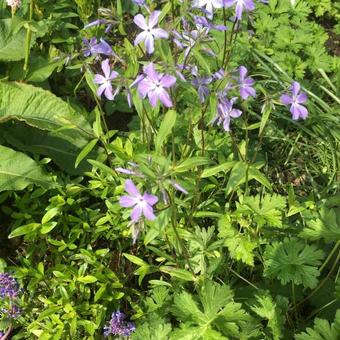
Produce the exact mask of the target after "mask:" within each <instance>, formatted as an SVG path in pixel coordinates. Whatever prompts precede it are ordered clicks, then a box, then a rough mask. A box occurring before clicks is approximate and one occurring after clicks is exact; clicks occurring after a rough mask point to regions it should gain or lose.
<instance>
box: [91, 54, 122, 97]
mask: <svg viewBox="0 0 340 340" xmlns="http://www.w3.org/2000/svg"><path fill="white" fill-rule="evenodd" d="M102 70H103V73H104V76H102V75H101V74H96V75H95V77H94V82H95V83H96V84H99V85H100V86H99V87H98V90H97V94H98V96H99V97H100V96H101V95H102V94H103V92H104V95H105V97H106V98H107V99H109V100H113V99H114V98H115V96H116V95H117V93H118V89H117V90H116V91H115V93H113V92H112V83H111V82H112V80H113V79H115V78H117V76H118V73H117V72H116V71H111V68H110V63H109V59H105V60H104V61H103V62H102Z"/></svg>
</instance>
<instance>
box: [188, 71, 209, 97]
mask: <svg viewBox="0 0 340 340" xmlns="http://www.w3.org/2000/svg"><path fill="white" fill-rule="evenodd" d="M191 73H192V75H193V76H194V79H193V80H192V82H191V83H192V85H193V86H194V87H196V88H197V91H198V96H199V98H200V101H201V103H204V102H205V100H206V98H207V97H208V96H209V94H210V90H209V87H208V86H207V85H209V84H210V83H211V82H212V80H213V78H212V77H209V76H208V77H200V76H199V75H198V69H197V66H194V67H193V68H192V71H191Z"/></svg>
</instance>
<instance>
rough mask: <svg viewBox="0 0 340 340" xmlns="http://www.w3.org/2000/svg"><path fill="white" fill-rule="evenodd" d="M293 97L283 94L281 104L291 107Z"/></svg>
mask: <svg viewBox="0 0 340 340" xmlns="http://www.w3.org/2000/svg"><path fill="white" fill-rule="evenodd" d="M292 101H293V100H292V97H291V96H289V95H288V94H283V95H282V96H281V97H280V102H281V103H282V104H284V105H289V104H291V103H292Z"/></svg>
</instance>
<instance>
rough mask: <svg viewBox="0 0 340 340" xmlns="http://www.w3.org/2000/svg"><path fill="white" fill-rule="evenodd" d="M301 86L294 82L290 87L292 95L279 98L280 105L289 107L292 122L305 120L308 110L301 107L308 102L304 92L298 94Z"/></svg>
mask: <svg viewBox="0 0 340 340" xmlns="http://www.w3.org/2000/svg"><path fill="white" fill-rule="evenodd" d="M300 89H301V86H300V84H299V83H298V82H297V81H294V82H293V83H292V85H291V87H290V90H291V91H292V94H291V95H289V94H287V93H285V94H283V95H282V96H281V98H280V100H281V103H282V104H284V105H290V112H291V114H292V119H293V120H298V119H306V118H307V116H308V110H307V109H306V108H305V107H304V106H302V105H301V104H304V103H305V102H306V101H307V100H308V96H307V94H306V93H304V92H300Z"/></svg>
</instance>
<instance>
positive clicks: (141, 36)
mask: <svg viewBox="0 0 340 340" xmlns="http://www.w3.org/2000/svg"><path fill="white" fill-rule="evenodd" d="M147 36H148V32H145V31H143V32H141V33H139V34H138V35H137V37H136V39H135V42H134V44H135V46H137V45H138V44H140V43H141V42H142V41H144V40H145V39H146V37H147Z"/></svg>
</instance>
